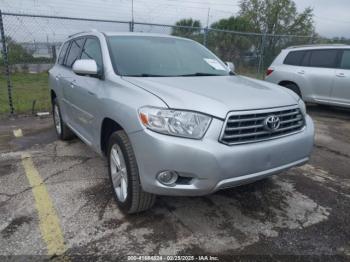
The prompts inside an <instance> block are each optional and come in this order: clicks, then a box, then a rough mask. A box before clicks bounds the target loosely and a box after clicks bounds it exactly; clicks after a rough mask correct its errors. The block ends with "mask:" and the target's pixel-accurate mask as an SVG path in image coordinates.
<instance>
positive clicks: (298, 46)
mask: <svg viewBox="0 0 350 262" xmlns="http://www.w3.org/2000/svg"><path fill="white" fill-rule="evenodd" d="M318 46H319V47H322V46H346V44H313V45H312V44H310V45H294V46H289V47H287V48H286V49H293V48H300V47H318Z"/></svg>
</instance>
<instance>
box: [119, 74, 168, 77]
mask: <svg viewBox="0 0 350 262" xmlns="http://www.w3.org/2000/svg"><path fill="white" fill-rule="evenodd" d="M123 76H130V77H169V76H168V75H154V74H138V75H123Z"/></svg>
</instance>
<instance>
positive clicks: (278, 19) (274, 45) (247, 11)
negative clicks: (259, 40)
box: [240, 0, 315, 63]
mask: <svg viewBox="0 0 350 262" xmlns="http://www.w3.org/2000/svg"><path fill="white" fill-rule="evenodd" d="M240 8H241V11H240V15H241V16H242V17H245V18H246V19H247V20H248V21H250V25H251V28H252V30H253V31H254V32H257V33H262V34H265V33H267V34H274V35H275V34H277V35H304V36H310V38H301V37H300V38H291V37H269V36H268V37H266V39H265V40H264V42H265V62H267V63H270V62H271V60H272V59H273V58H274V56H276V55H277V54H278V52H280V49H281V48H284V47H286V46H288V45H290V44H293V45H295V44H304V43H306V42H310V40H311V36H312V35H313V34H314V32H315V28H314V23H313V10H312V9H311V8H306V9H305V10H304V11H302V12H300V13H298V11H297V9H296V5H295V3H294V2H293V1H292V0H242V1H241V3H240ZM266 58H267V59H266Z"/></svg>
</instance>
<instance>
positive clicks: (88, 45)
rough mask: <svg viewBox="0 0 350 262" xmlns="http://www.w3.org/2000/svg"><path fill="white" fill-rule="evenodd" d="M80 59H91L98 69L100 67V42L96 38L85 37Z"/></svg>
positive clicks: (101, 63)
mask: <svg viewBox="0 0 350 262" xmlns="http://www.w3.org/2000/svg"><path fill="white" fill-rule="evenodd" d="M81 59H93V60H95V61H96V64H97V66H98V68H99V69H101V68H102V65H103V62H102V52H101V47H100V42H99V40H98V39H97V38H87V39H86V42H85V45H84V48H83V51H82V53H81Z"/></svg>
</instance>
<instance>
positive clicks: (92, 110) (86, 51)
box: [71, 36, 105, 144]
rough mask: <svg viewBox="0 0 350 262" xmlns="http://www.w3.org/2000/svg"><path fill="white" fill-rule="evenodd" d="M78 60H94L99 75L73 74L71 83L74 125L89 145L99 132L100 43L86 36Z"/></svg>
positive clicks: (101, 70) (101, 78)
mask: <svg viewBox="0 0 350 262" xmlns="http://www.w3.org/2000/svg"><path fill="white" fill-rule="evenodd" d="M80 59H93V60H95V62H96V64H97V68H98V72H99V74H98V75H97V76H87V75H77V74H74V73H73V74H74V77H73V81H72V83H71V85H72V86H73V87H72V90H73V93H74V95H73V96H72V104H73V107H74V109H73V110H74V111H75V123H76V124H77V125H78V128H79V132H80V134H81V135H82V136H83V137H84V138H85V139H86V140H87V141H86V142H88V143H89V144H92V143H93V141H98V140H96V139H95V138H96V137H97V136H98V132H99V130H98V129H96V126H97V124H98V123H97V119H98V117H97V114H98V113H99V112H100V110H99V107H100V104H99V94H100V93H101V90H103V86H104V84H105V81H104V80H103V61H102V51H101V46H100V41H99V39H98V38H97V37H94V36H88V37H87V38H86V41H85V43H84V45H83V48H82V52H81V56H80Z"/></svg>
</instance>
